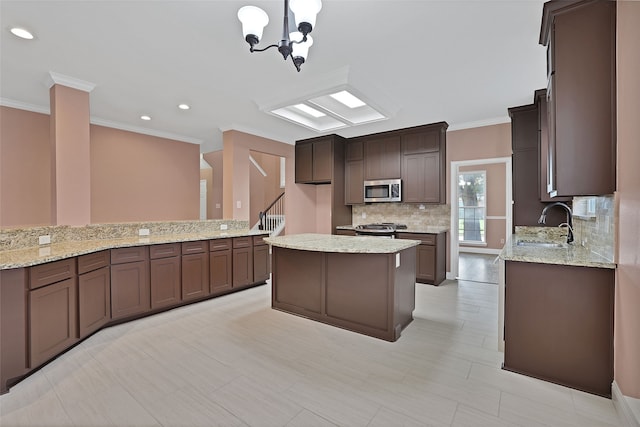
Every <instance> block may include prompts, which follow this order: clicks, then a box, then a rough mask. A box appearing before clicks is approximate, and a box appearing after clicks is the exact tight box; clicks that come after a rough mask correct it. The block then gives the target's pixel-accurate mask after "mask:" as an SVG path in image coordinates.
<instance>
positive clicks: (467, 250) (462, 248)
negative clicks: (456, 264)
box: [458, 246, 502, 255]
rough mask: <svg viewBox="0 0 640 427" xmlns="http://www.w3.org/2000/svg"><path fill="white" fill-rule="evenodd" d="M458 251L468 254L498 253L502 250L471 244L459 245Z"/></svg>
mask: <svg viewBox="0 0 640 427" xmlns="http://www.w3.org/2000/svg"><path fill="white" fill-rule="evenodd" d="M458 252H465V253H469V254H489V255H500V252H502V249H491V248H474V247H473V246H459V247H458Z"/></svg>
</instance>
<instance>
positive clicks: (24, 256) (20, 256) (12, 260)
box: [0, 229, 268, 270]
mask: <svg viewBox="0 0 640 427" xmlns="http://www.w3.org/2000/svg"><path fill="white" fill-rule="evenodd" d="M267 234H268V232H265V231H258V230H256V231H252V230H248V229H245V230H227V231H208V232H207V231H200V232H198V233H185V234H166V235H154V236H148V237H123V238H117V239H100V240H73V241H66V242H60V243H52V244H50V245H43V246H34V247H28V248H22V249H14V250H5V251H0V269H1V270H7V269H10V268H18V267H28V266H32V265H37V264H43V263H45V262H50V261H57V260H60V259H65V258H70V257H74V256H78V255H84V254H88V253H92V252H97V251H101V250H104V249H114V248H123V247H130V246H142V245H156V244H162V243H177V242H189V241H196V240H210V239H224V238H229V237H243V236H260V235H267Z"/></svg>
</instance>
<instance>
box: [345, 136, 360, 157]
mask: <svg viewBox="0 0 640 427" xmlns="http://www.w3.org/2000/svg"><path fill="white" fill-rule="evenodd" d="M363 150H364V147H363V146H362V139H361V138H358V139H355V140H351V141H349V142H347V144H346V148H345V161H347V162H354V161H357V160H363V159H364V152H363Z"/></svg>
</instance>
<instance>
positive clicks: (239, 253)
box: [233, 237, 253, 288]
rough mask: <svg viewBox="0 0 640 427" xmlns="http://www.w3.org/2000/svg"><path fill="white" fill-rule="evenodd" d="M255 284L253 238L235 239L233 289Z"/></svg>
mask: <svg viewBox="0 0 640 427" xmlns="http://www.w3.org/2000/svg"><path fill="white" fill-rule="evenodd" d="M251 283H253V244H252V241H251V237H234V238H233V287H234V288H239V287H242V286H247V285H250V284H251Z"/></svg>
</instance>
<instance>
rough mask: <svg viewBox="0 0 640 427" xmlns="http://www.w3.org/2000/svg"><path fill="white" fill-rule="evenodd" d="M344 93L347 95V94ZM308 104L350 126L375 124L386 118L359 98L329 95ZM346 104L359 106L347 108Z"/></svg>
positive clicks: (314, 99)
mask: <svg viewBox="0 0 640 427" xmlns="http://www.w3.org/2000/svg"><path fill="white" fill-rule="evenodd" d="M343 92H346V91H343ZM346 93H347V94H349V92H346ZM349 95H351V94H349ZM357 101H360V102H357ZM309 102H310V103H312V104H314V105H316V106H318V107H320V108H321V109H323V110H325V111H327V112H329V113H330V114H332V115H334V116H336V117H338V118H340V119H343V120H346V121H347V122H348V123H349V124H352V125H359V124H363V123H369V122H375V121H378V120H384V119H386V118H387V117H386V116H385V115H384V114H382V113H380V112H379V111H377V110H375V109H374V108H372V107H371V106H369V105H367V104H365V103H364V102H363V101H361V100H360V99H359V98H356V97H353V96H352V97H349V96H345V95H336V94H330V95H323V96H319V97H317V98H313V99H310V100H309ZM347 103H350V104H351V105H359V106H357V107H348V106H347V105H346V104H347Z"/></svg>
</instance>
